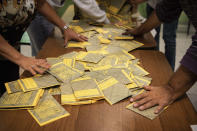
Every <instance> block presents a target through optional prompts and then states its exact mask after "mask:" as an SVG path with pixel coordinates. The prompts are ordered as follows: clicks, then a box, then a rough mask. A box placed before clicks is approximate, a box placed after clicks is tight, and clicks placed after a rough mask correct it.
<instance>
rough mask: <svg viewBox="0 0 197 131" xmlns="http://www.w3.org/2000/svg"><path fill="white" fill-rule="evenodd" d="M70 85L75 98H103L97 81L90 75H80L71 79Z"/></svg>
mask: <svg viewBox="0 0 197 131" xmlns="http://www.w3.org/2000/svg"><path fill="white" fill-rule="evenodd" d="M71 87H72V89H73V93H74V95H75V97H76V99H77V100H88V99H93V98H103V94H102V92H101V90H100V89H99V88H98V85H97V82H96V80H95V79H92V78H91V77H82V78H78V79H75V80H73V81H71Z"/></svg>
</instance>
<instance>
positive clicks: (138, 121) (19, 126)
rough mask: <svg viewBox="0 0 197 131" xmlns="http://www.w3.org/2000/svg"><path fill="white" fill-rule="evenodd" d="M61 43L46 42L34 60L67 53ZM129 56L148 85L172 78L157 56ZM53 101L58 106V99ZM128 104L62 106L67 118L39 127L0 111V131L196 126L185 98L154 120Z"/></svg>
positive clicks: (181, 130)
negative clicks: (138, 64) (149, 80)
mask: <svg viewBox="0 0 197 131" xmlns="http://www.w3.org/2000/svg"><path fill="white" fill-rule="evenodd" d="M61 43H62V41H61V40H54V39H48V41H46V44H45V45H44V46H43V49H42V50H41V51H40V53H39V55H38V57H39V58H46V57H56V56H59V55H61V54H64V53H67V52H70V49H64V48H62V47H63V45H61ZM71 50H73V49H71ZM131 53H132V54H133V55H135V56H136V57H137V58H139V59H140V62H141V66H142V67H143V68H145V69H146V70H147V71H148V72H150V77H152V78H153V81H152V85H162V84H165V83H166V82H167V81H168V79H169V77H170V76H171V75H172V70H171V67H170V65H169V64H168V62H167V60H166V58H165V56H164V55H163V54H162V53H161V52H158V51H149V50H135V51H134V52H131ZM56 98H57V100H58V101H59V102H60V96H56ZM129 103H130V102H129V99H125V100H123V101H121V102H119V103H117V104H115V105H113V106H110V105H109V104H108V103H107V102H106V101H104V100H101V101H99V102H97V103H95V104H91V105H81V106H63V107H64V108H65V109H66V110H67V111H68V112H69V113H70V114H71V115H70V116H69V117H66V118H62V119H60V120H57V121H55V122H53V123H50V124H48V125H45V126H43V127H40V126H39V125H38V124H37V123H36V121H35V120H34V119H33V118H32V117H31V115H30V114H29V113H28V112H27V111H26V110H18V111H0V131H169V130H174V131H188V130H191V129H190V125H191V124H197V113H196V112H195V111H194V109H193V106H192V104H191V103H190V101H189V100H188V98H187V96H184V97H183V98H181V99H180V100H178V101H176V102H175V103H174V104H172V105H171V106H169V108H168V109H167V110H165V111H164V112H163V113H162V114H161V115H160V116H159V117H157V118H155V119H154V120H149V119H147V118H145V117H143V116H141V115H139V114H136V113H134V112H132V111H130V110H128V109H126V108H125V107H126V106H127V105H128V104H129Z"/></svg>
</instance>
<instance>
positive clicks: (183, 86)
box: [168, 65, 197, 100]
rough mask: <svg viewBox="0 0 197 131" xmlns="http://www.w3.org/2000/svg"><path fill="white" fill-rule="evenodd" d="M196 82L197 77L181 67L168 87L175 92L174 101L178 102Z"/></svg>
mask: <svg viewBox="0 0 197 131" xmlns="http://www.w3.org/2000/svg"><path fill="white" fill-rule="evenodd" d="M196 80H197V76H196V75H195V74H194V73H192V72H191V71H189V70H188V69H187V68H185V67H184V66H182V65H181V66H180V67H179V68H178V70H177V71H176V72H175V73H174V74H173V76H172V77H171V78H170V80H169V82H168V85H169V87H170V88H171V90H172V92H173V97H172V99H173V100H176V99H177V98H179V97H181V96H182V95H184V94H185V92H186V91H187V90H188V89H189V88H190V87H191V86H192V85H193V84H194V83H195V81H196Z"/></svg>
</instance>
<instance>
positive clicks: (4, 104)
mask: <svg viewBox="0 0 197 131" xmlns="http://www.w3.org/2000/svg"><path fill="white" fill-rule="evenodd" d="M43 92H44V90H42V89H40V90H36V91H30V92H25V93H24V92H16V93H13V94H8V93H7V92H5V93H4V94H3V96H2V97H1V98H0V109H3V108H7V109H9V108H12V109H13V108H30V107H34V106H36V105H37V103H38V101H39V99H40V97H41V96H42V95H43Z"/></svg>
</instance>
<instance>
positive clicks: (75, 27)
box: [69, 26, 84, 33]
mask: <svg viewBox="0 0 197 131" xmlns="http://www.w3.org/2000/svg"><path fill="white" fill-rule="evenodd" d="M69 27H70V28H71V29H72V30H74V31H75V32H76V33H82V32H84V30H83V28H82V27H80V26H69Z"/></svg>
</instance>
